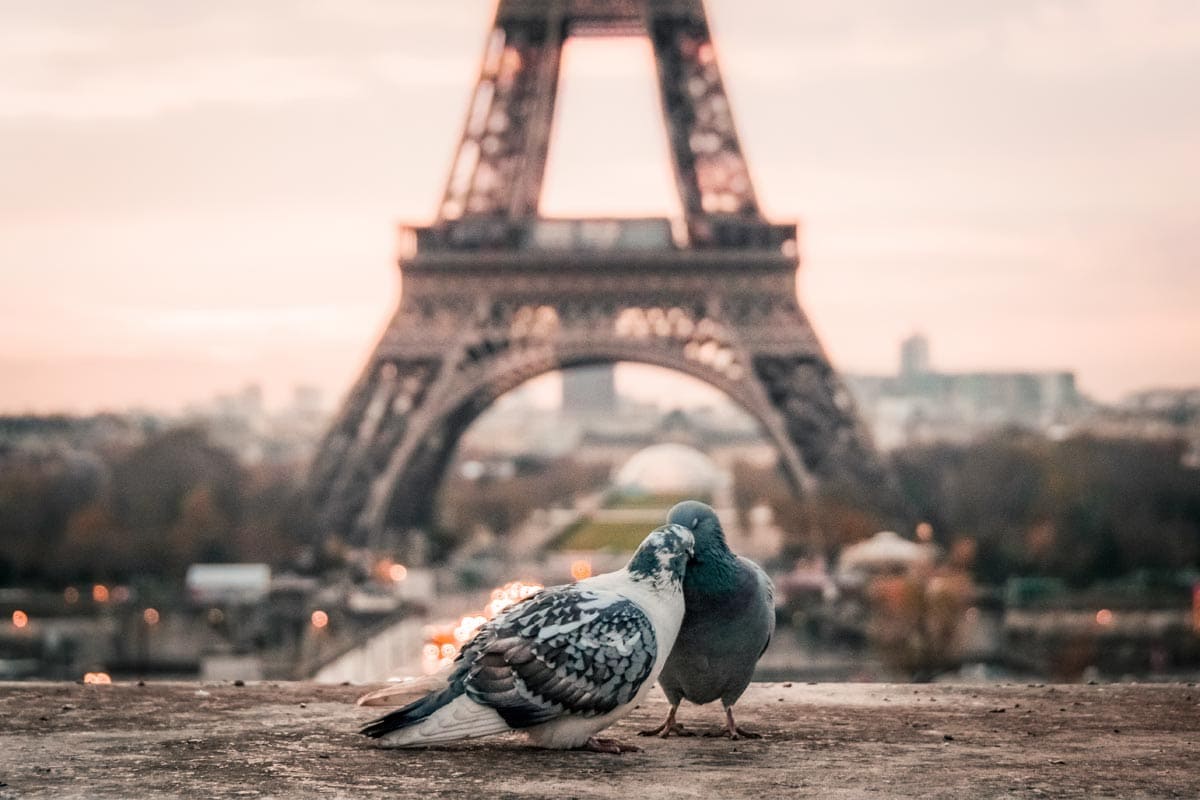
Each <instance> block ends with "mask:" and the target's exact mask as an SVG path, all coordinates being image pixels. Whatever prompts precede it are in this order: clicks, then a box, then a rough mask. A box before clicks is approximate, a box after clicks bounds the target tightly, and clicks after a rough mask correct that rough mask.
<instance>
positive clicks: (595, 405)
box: [562, 364, 617, 416]
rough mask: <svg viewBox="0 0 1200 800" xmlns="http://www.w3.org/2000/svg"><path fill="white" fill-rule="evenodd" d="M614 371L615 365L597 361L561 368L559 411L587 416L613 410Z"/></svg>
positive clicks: (615, 401)
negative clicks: (586, 364)
mask: <svg viewBox="0 0 1200 800" xmlns="http://www.w3.org/2000/svg"><path fill="white" fill-rule="evenodd" d="M615 370H616V365H615V364H597V365H594V366H587V367H574V368H572V369H567V370H563V373H562V410H563V413H564V414H568V415H572V414H583V415H588V416H590V415H603V414H612V413H614V412H616V410H617V383H616V378H615Z"/></svg>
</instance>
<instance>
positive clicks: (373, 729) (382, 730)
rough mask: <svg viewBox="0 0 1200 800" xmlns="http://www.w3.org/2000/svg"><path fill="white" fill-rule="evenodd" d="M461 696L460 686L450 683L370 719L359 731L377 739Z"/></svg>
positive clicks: (408, 724)
mask: <svg viewBox="0 0 1200 800" xmlns="http://www.w3.org/2000/svg"><path fill="white" fill-rule="evenodd" d="M460 696H462V686H461V685H458V686H455V685H453V684H452V685H450V686H448V687H446V688H445V689H443V690H442V691H440V692H431V693H429V694H427V695H425V696H424V697H422V698H421V699H419V700H415V701H413V702H411V703H409V704H408V705H406V706H404V707H403V708H398V709H396V710H395V711H392V712H391V713H389V714H385V715H383V716H382V717H380V718H379V719H376V720H372V721H371V722H368V723H367V724H366V725H364V726H363V727H362V729H361V730H360V731H359V733H361V734H363V735H364V736H370V737H371V738H372V739H378V738H379V737H381V736H386V735H387V734H389V733H392V732H393V731H398V730H400V729H402V728H407V727H409V726H411V725H416V724H418V723H420V722H422V721H424V720H426V719H428V718H429V717H431V716H433V715H434V714H435V713H437V712H438V711H439V710H440V709H442V708H444V707H446V706H448V705H450V704H451V703H452V702H454V699H455V698H457V697H460Z"/></svg>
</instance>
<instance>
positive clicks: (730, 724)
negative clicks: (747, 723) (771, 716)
mask: <svg viewBox="0 0 1200 800" xmlns="http://www.w3.org/2000/svg"><path fill="white" fill-rule="evenodd" d="M720 735H723V736H725V737H726V738H728V739H731V740H733V741H735V742H736V741H737V740H739V739H761V738H763V737H762V734H761V733H755V732H754V731H748V730H746V729H745V728H742V727H740V726H738V724H737V723H736V722H734V721H733V709H732V708H726V709H725V732H724V733H723V734H720Z"/></svg>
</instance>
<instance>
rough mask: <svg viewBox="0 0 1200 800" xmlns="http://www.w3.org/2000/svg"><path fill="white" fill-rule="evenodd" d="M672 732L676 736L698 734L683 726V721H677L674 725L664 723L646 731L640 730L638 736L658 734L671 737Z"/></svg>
mask: <svg viewBox="0 0 1200 800" xmlns="http://www.w3.org/2000/svg"><path fill="white" fill-rule="evenodd" d="M672 734H674V735H676V736H695V735H696V734H694V733H692V732H691V731H689V730H688V729H687V728H685V727H683V723H682V722H676V723H675V724H673V725H668V724H667V723H665V722H664V723H663V724H662V725H659V726H658V727H657V728H650V729H649V730H645V731H638V736H657V737H658V738H660V739H666V738H669V737H670V736H671V735H672Z"/></svg>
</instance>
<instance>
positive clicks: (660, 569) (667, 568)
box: [628, 525, 696, 586]
mask: <svg viewBox="0 0 1200 800" xmlns="http://www.w3.org/2000/svg"><path fill="white" fill-rule="evenodd" d="M695 551H696V540H695V537H694V536H693V535H692V532H691V531H690V530H688V529H687V528H685V527H683V526H682V525H663V526H662V527H661V528H655V529H654V530H652V531H651V532H650V535H649V536H647V537H646V538H645V539H644V540H642V543H641V545H639V546H638V549H637V552H636V553H634V554H633V558H632V559H630V560H629V568H628V569H629V574H630V576H632V577H634V578H637V579H641V580H649V581H651V582H653V583H654V584H655V585H656V586H662V585H664V584H674V585H675V586H679V585H680V584H681V583H682V582H683V576H684V571H685V570H686V569H687V564H688V561H690V560H691V558H692V556H693V554H694V553H695Z"/></svg>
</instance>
